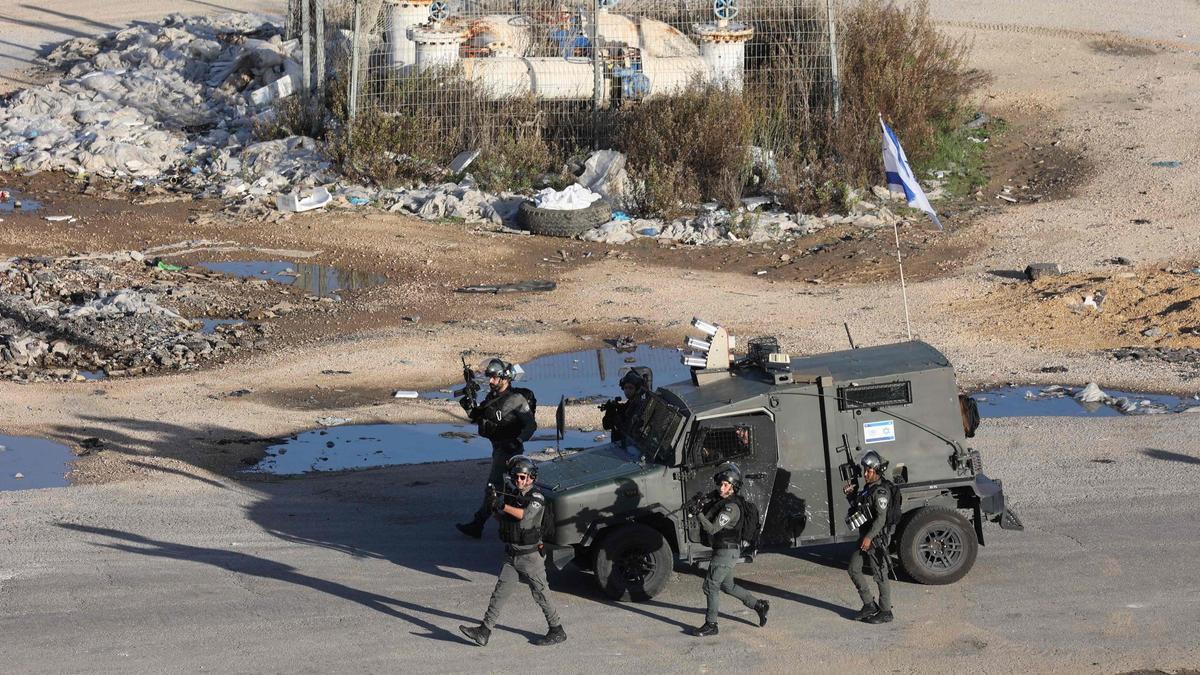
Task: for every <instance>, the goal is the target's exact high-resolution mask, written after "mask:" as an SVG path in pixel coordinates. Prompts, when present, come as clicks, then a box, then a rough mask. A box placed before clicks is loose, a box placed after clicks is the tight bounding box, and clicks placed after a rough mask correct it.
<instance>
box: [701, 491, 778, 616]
mask: <svg viewBox="0 0 1200 675" xmlns="http://www.w3.org/2000/svg"><path fill="white" fill-rule="evenodd" d="M741 518H742V510H741V508H740V507H739V506H738V501H737V498H736V497H733V496H730V497H728V498H726V499H721V500H718V501H717V502H716V503H715V504H713V505H712V506H710V507H709V508H708V509H705V510H704V511H701V512H700V513H698V514H697V519H698V520H699V521H700V526H701V527H702V528H704V531H705V532H706V533H707V534H708V536H709V540H710V542H711V546H712V549H713V557H712V560H711V561H710V562H709V563H708V574H707V575H706V576H705V577H704V597H705V599H706V600H707V601H708V607H707V611H706V612H705V614H704V623H705V626H708V625H712V626H713V629H714V631H713V632H715V628H716V623H717V615H718V610H719V609H720V604H721V591H724V592H726V593H728V594H730V595H732V596H733V597H735V598H737V599H738V600H741V601H742V604H743V605H745V606H746V607H747V608H749V609H753V610H755V611H756V612H758V615H759V625H762V624H764V623H766V613H767V607H768V605H767V603H766V601H764V600H759V599H758V598H756V597H754V595H753V594H752V593H750V592H749V591H747V590H746V589H744V588H742V587H741V586H738V585H737V581H736V580H735V579H734V576H733V570H734V567H735V566H736V565H737V562H738V558H740V557H741V546H742V541H741V539H742V536H741ZM703 630H704V627H701V631H703Z"/></svg>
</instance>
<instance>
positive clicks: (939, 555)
mask: <svg viewBox="0 0 1200 675" xmlns="http://www.w3.org/2000/svg"><path fill="white" fill-rule="evenodd" d="M900 527H901V530H900V565H901V566H902V567H903V568H904V571H905V572H907V573H908V575H909V576H910V577H912V578H913V579H914V580H916V581H918V582H920V583H922V584H931V585H941V584H952V583H954V582H956V581H958V580H959V579H961V578H963V577H964V576H966V575H967V572H970V571H971V567H972V566H974V565H975V556H976V554H978V552H979V542H978V541H977V540H976V539H975V530H974V528H972V527H971V524H970V523H969V522H967V519H966V518H964V517H963V516H962V514H961V513H959V512H958V511H954V510H952V509H947V508H942V507H937V506H927V507H924V508H921V509H917V510H916V511H914V512H913V514H912V515H911V516H910V517H909V518H908V519H907V520H906V522H904V523H903V524H901V526H900Z"/></svg>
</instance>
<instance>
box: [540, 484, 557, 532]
mask: <svg viewBox="0 0 1200 675" xmlns="http://www.w3.org/2000/svg"><path fill="white" fill-rule="evenodd" d="M542 497H543V505H542V543H554V526H555V522H554V521H555V516H554V502H553V501H552V500H550V499H545V495H542Z"/></svg>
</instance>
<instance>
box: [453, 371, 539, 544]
mask: <svg viewBox="0 0 1200 675" xmlns="http://www.w3.org/2000/svg"><path fill="white" fill-rule="evenodd" d="M467 416H468V417H470V419H471V421H472V422H475V423H476V424H477V425H478V427H479V435H480V436H483V437H484V438H486V439H488V440H490V441H491V442H492V468H491V471H489V472H488V484H489V485H494V486H497V487H499V486H501V485H503V483H504V467H505V465H506V463H507V462H508V460H509V459H511V458H512V457H513V456H515V455H519V454H522V453H523V452H524V451H525V441H528V440H529V439H530V438H531V437H532V436H533V432H534V431H536V430H537V421H536V420H535V419H534V417H533V409H532V408H531V407H530V405H529V401H527V400H526V399H525V397H524V396H522V395H521V394H520V393H518V392H516V391H513V388H512V386H511V385H510V386H509V387H507V388H506V389H505V390H504V391H503V392H500V393H498V394H497V393H495V392H488V395H487V396H486V397H484V399H483V401H482V402H481V403H480V404H479V405H477V406H475V407H473V408H471V409H470V410H468V411H467ZM489 515H491V511H490V509H489V504H488V499H487V495H486V491H485V495H484V498H483V503H482V504H480V506H479V509H478V510H476V511H475V516H474V518H473V519H472V521H471V523H469V524H467V525H465V526H460V528H459V529H463V530H464V531H467V530H470V532H468V534H473V535H474V536H476V537H478V536H479V532H481V531H482V530H483V525H484V523H486V522H487V518H488V516H489ZM464 528H465V529H464Z"/></svg>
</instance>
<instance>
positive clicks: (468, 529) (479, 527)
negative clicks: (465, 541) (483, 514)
mask: <svg viewBox="0 0 1200 675" xmlns="http://www.w3.org/2000/svg"><path fill="white" fill-rule="evenodd" d="M455 527H457V528H458V531H459V532H462V533H463V534H465V535H467V536H468V537H472V538H474V539H479V538H480V537H482V536H483V523H481V522H479V521H478V520H472V521H471V522H469V523H458V524H456V525H455Z"/></svg>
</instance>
